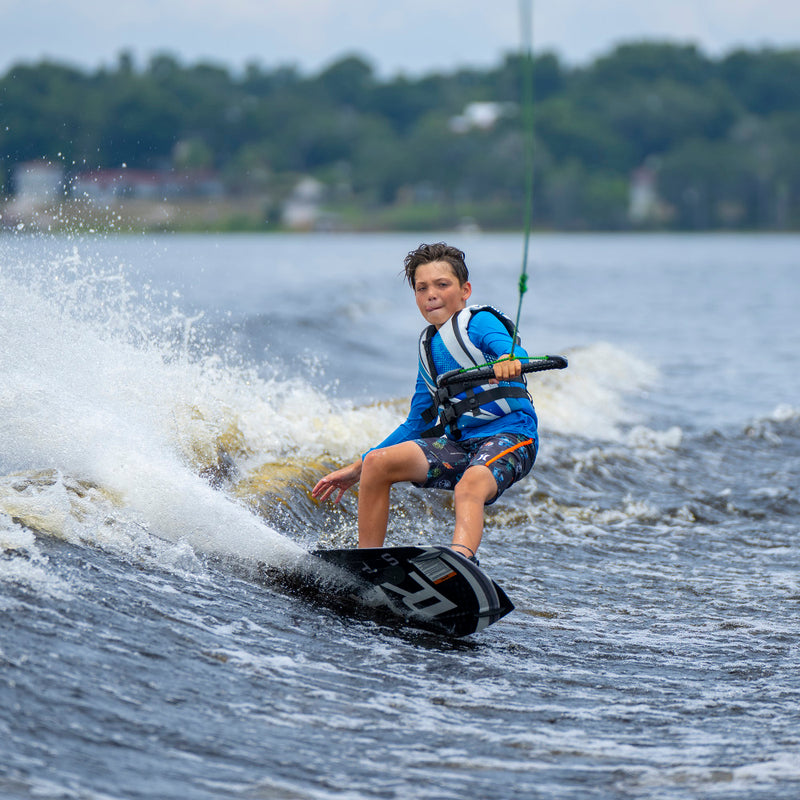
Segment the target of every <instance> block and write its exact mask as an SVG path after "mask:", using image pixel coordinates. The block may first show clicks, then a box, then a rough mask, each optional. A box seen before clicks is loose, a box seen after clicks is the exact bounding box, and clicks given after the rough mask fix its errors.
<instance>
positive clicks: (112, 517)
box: [0, 247, 680, 569]
mask: <svg viewBox="0 0 800 800" xmlns="http://www.w3.org/2000/svg"><path fill="white" fill-rule="evenodd" d="M7 266H8V265H4V268H3V270H2V272H0V296H2V297H3V305H4V309H3V314H2V316H1V317H0V374H2V376H3V383H2V388H0V437H1V438H2V441H3V443H4V444H3V450H2V453H0V475H2V476H3V477H2V481H0V515H2V516H0V520H2V523H0V527H2V528H3V530H4V532H3V537H4V538H3V539H2V540H0V541H2V543H3V549H4V550H5V551H6V552H16V553H18V554H19V553H23V552H27V554H28V562H29V564H30V565H34V564H35V562H36V559H35V557H34V556H35V553H34V552H33V551H34V549H35V545H34V544H33V543H31V542H30V541H29V539H27V538H25V536H24V535H23V534H21V533H20V531H21V530H28V531H36V532H40V533H43V534H46V535H49V536H55V537H58V538H61V539H64V540H65V541H68V542H71V543H76V544H77V543H79V544H88V545H91V546H98V547H102V548H104V549H109V550H112V551H114V552H119V553H120V554H124V555H126V556H127V557H132V558H145V557H146V558H156V559H157V560H159V562H160V563H163V564H164V565H165V566H167V567H168V568H173V567H174V568H179V569H195V568H196V567H197V562H196V561H195V560H194V559H196V558H197V557H198V556H200V557H202V556H204V555H213V556H230V557H236V558H240V559H249V560H252V561H256V562H261V563H267V564H271V565H279V564H281V563H288V562H293V561H296V560H297V559H298V558H300V557H301V555H302V554H303V552H304V551H305V548H306V547H307V546H308V545H309V544H313V543H320V542H322V543H326V544H329V545H336V544H339V545H343V544H349V543H352V542H353V540H354V537H355V503H354V498H353V497H347V498H346V500H345V501H344V502H343V503H342V505H341V506H340V507H335V508H334V507H330V506H325V507H320V506H318V505H317V504H316V503H315V502H314V501H312V500H311V498H310V495H309V491H310V488H311V487H312V486H313V485H314V483H315V482H316V480H317V479H318V478H319V477H320V476H321V475H322V474H324V473H325V472H327V471H328V470H330V469H331V468H333V467H335V466H338V465H341V464H343V463H346V462H348V461H350V460H352V459H353V458H355V457H357V456H358V454H359V453H361V452H363V451H364V450H366V449H368V448H369V447H370V446H372V445H373V444H374V443H375V442H377V441H380V440H381V439H382V438H383V437H384V436H385V435H386V434H387V433H388V432H390V431H391V430H392V429H393V428H394V427H395V426H396V425H397V424H398V423H399V422H401V421H402V420H403V419H404V417H405V413H406V409H407V405H408V398H400V399H393V400H389V401H386V402H381V403H371V404H368V405H358V404H356V403H354V402H352V401H348V400H346V399H341V398H336V399H334V398H333V396H332V393H328V392H326V391H325V390H324V389H323V388H319V387H315V386H312V385H311V384H310V383H309V382H308V381H306V380H305V379H303V378H301V377H285V371H284V372H283V373H282V376H279V375H278V374H275V375H272V376H270V377H264V371H263V370H261V371H259V370H258V369H256V368H254V367H253V366H252V365H251V364H247V363H245V362H244V361H243V360H242V359H241V358H239V357H238V356H237V354H236V353H231V352H229V351H226V350H225V349H224V348H220V347H219V346H218V344H214V341H213V337H212V338H208V339H207V338H205V334H204V332H203V328H202V325H201V323H200V317H199V315H194V316H192V315H187V314H185V313H180V312H178V311H177V310H176V309H175V308H174V307H173V306H172V305H171V303H170V301H169V298H164V297H155V296H154V293H153V292H152V291H151V290H150V289H149V288H148V287H147V286H142V287H138V288H137V287H134V286H133V285H132V284H131V282H130V280H129V279H128V277H127V276H126V271H125V268H124V267H123V266H122V265H119V264H114V265H102V264H101V265H96V264H94V263H92V259H91V258H88V259H87V258H84V257H83V256H82V255H81V253H80V250H79V248H77V247H75V248H73V249H72V250H71V251H70V252H67V253H61V254H59V253H55V254H52V253H51V254H49V255H48V257H47V258H42V260H41V261H40V262H39V263H37V264H33V265H31V264H20V263H16V264H12V265H11V267H13V268H6V267H7ZM565 354H566V355H567V356H568V357H569V360H570V367H569V369H568V370H565V371H559V372H550V373H543V374H540V375H536V376H534V377H533V378H532V379H531V381H530V389H531V392H532V395H533V397H534V400H535V403H536V407H537V410H538V412H539V416H540V420H541V423H542V431H543V438H544V440H545V441H546V442H547V446H546V447H545V448H544V451H543V455H542V461H543V463H544V464H550V465H552V466H553V467H554V468H555V469H556V470H557V471H558V469H560V468H561V467H559V464H560V463H561V461H563V456H562V455H560V453H561V451H562V449H563V447H566V446H568V447H569V448H571V452H572V453H573V456H571V458H572V461H573V462H574V463H573V464H572V466H570V467H569V469H570V470H572V469H573V468H574V466H575V464H577V463H579V462H580V463H581V464H582V467H581V468H582V469H590V468H591V464H592V463H596V462H597V461H598V459H601V458H602V457H605V456H602V455H600V454H601V453H603V452H610V451H609V450H608V448H610V447H611V446H614V447H617V448H623V449H625V450H627V451H637V450H638V451H653V452H661V451H663V450H664V449H668V448H670V447H674V446H676V442H678V441H679V439H680V431H677V430H670V431H667V432H658V431H650V430H649V429H647V428H645V427H643V426H642V425H641V424H639V423H640V421H639V420H638V418H637V417H636V415H635V414H633V412H632V411H631V410H630V409H629V408H628V407H627V404H626V398H628V397H631V396H636V395H637V394H638V393H641V392H644V391H646V390H647V388H648V387H649V386H651V385H652V384H653V383H654V382H655V381H657V379H658V373H657V371H656V370H655V369H654V368H653V367H652V366H650V365H649V364H647V363H645V362H643V361H642V360H640V359H638V358H636V357H635V356H633V355H631V354H629V353H627V352H625V351H623V350H621V349H619V348H616V347H613V346H612V345H609V344H606V343H594V344H590V345H588V346H586V347H582V348H574V349H572V350H571V351H568V352H567V353H565ZM276 373H277V370H276ZM576 441H588V442H594V443H595V445H593V447H594V450H593V449H592V447H589V446H585V445H583V446H580V447H576V446H575V442H576ZM567 443H569V444H567ZM447 502H448V501H447V500H444V501H443V500H441V499H440V498H436V497H434V498H433V499H431V495H430V493H425V492H417V491H415V490H408V491H407V492H405V493H404V495H403V501H402V506H403V508H402V509H399V511H400V515H401V519H403V520H405V523H404V524H406V525H407V526H408V530H409V532H413V531H418V530H419V528H420V526H421V522H423V521H425V522H427V520H429V518H430V516H431V515H434V516H435V517H436V516H441V519H442V520H444V519H445V518H446V517H447V515H448V514H449V508H448V507H447ZM20 537H22V538H20ZM20 542H23V544H20ZM32 554H33V555H32ZM39 566H41V565H39Z"/></svg>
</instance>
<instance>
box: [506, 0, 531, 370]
mask: <svg viewBox="0 0 800 800" xmlns="http://www.w3.org/2000/svg"><path fill="white" fill-rule="evenodd" d="M519 16H520V29H521V31H522V58H521V60H520V63H521V65H522V115H523V153H524V158H523V163H524V165H525V236H524V240H523V247H522V274H521V275H520V276H519V302H518V303H517V316H516V318H515V321H514V335H513V336H512V337H511V352H510V353H509V355H508V358H509V360H510V359H513V358H514V350H515V348H516V346H517V333H518V331H519V320H520V316H521V314H522V298H523V297H524V296H525V292H527V291H528V250H529V248H530V239H531V228H532V225H533V151H534V143H535V132H534V119H533V0H520V3H519Z"/></svg>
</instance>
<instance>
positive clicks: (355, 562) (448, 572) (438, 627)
mask: <svg viewBox="0 0 800 800" xmlns="http://www.w3.org/2000/svg"><path fill="white" fill-rule="evenodd" d="M312 555H314V556H317V557H318V558H321V559H322V560H324V561H326V562H327V563H328V564H331V565H333V566H335V567H339V568H340V569H342V570H344V571H345V572H347V573H348V575H349V576H351V577H355V578H356V579H357V580H358V581H360V582H361V583H364V584H368V585H370V586H375V587H377V588H378V589H380V591H381V592H382V593H383V595H384V596H385V598H386V600H387V602H388V605H389V607H390V608H391V609H392V611H393V612H394V613H395V614H398V615H400V616H401V617H404V618H405V619H407V620H409V621H411V622H416V623H417V624H419V625H420V626H421V627H424V628H428V629H431V630H435V631H438V632H441V633H446V634H449V635H451V636H468V635H469V634H471V633H476V632H477V631H480V630H483V629H484V628H486V627H487V626H488V625H491V624H492V623H493V622H497V620H499V619H501V618H502V617H504V616H505V615H506V614H508V613H509V612H510V611H512V610H513V609H514V604H513V603H512V602H511V601H510V600H509V599H508V596H507V595H506V593H505V592H504V591H503V589H502V588H500V586H498V585H497V584H496V583H495V582H494V581H493V580H492V579H491V578H489V576H488V575H486V573H485V572H484V571H483V570H482V569H481V568H480V567H479V566H478V565H477V564H475V563H474V562H472V561H470V560H469V559H467V558H465V557H464V556H462V555H461V554H460V553H457V552H456V551H455V550H451V549H450V548H449V547H443V546H440V545H420V546H412V547H366V548H360V549H347V550H314V551H312Z"/></svg>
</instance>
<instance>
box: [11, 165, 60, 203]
mask: <svg viewBox="0 0 800 800" xmlns="http://www.w3.org/2000/svg"><path fill="white" fill-rule="evenodd" d="M12 174H13V179H14V205H15V206H16V208H17V209H18V210H20V211H21V210H22V209H26V210H30V209H35V208H41V207H43V206H46V205H49V204H50V203H53V202H54V201H55V200H57V199H58V198H60V197H61V196H62V194H63V191H64V170H63V168H62V167H61V166H59V165H58V164H51V163H50V162H48V161H26V162H24V163H22V164H18V165H17V166H16V167H14V170H13V173H12Z"/></svg>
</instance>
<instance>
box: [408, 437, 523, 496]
mask: <svg viewBox="0 0 800 800" xmlns="http://www.w3.org/2000/svg"><path fill="white" fill-rule="evenodd" d="M413 441H414V443H415V444H417V445H419V447H421V448H422V452H423V453H425V458H427V459H428V477H427V478H426V480H425V482H424V483H415V484H414V485H415V486H419V487H422V488H425V489H454V488H455V485H456V484H457V483H458V482H459V481H460V480H461V476H462V475H463V474H464V472H465V471H466V470H467V468H468V467H474V466H479V465H483V466H485V467H488V468H489V469H490V470H491V471H492V475H493V476H494V479H495V482H496V483H497V494H496V495H495V496H494V497H493V498H492V499H491V500H489V501H487V503H486V505H487V506H490V505H491V504H492V503H494V502H495V500H497V498H498V497H500V495H501V494H503V492H504V491H505V490H506V489H508V487H509V486H511V485H512V484H513V483H516V482H517V481H518V480H521V479H522V478H524V477H525V476H526V475H527V474H528V473H529V472H530V471H531V469H532V468H533V462H534V461H536V443H535V442H534V440H533V439H531V438H530V437H528V436H523V435H521V434H517V433H501V434H498V435H497V436H486V437H483V438H478V439H463V440H462V441H458V442H455V441H453V440H452V439H448V438H447V437H446V436H441V437H440V438H438V439H414V440H413Z"/></svg>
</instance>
